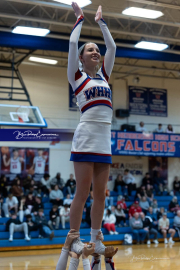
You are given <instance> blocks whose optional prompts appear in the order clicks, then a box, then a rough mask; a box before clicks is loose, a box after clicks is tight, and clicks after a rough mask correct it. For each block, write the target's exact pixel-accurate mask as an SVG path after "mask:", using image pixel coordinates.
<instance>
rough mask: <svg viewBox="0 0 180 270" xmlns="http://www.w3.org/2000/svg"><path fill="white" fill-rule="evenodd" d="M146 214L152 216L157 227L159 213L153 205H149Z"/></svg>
mask: <svg viewBox="0 0 180 270" xmlns="http://www.w3.org/2000/svg"><path fill="white" fill-rule="evenodd" d="M146 216H148V217H150V218H151V219H152V220H153V226H154V227H157V224H158V221H157V214H156V213H154V212H153V208H152V207H149V209H148V211H147V214H146Z"/></svg>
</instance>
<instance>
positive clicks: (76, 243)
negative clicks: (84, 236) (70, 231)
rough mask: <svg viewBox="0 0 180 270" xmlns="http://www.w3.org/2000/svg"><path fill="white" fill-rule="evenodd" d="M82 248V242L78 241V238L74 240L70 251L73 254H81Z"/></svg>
mask: <svg viewBox="0 0 180 270" xmlns="http://www.w3.org/2000/svg"><path fill="white" fill-rule="evenodd" d="M83 248H84V244H83V242H82V241H81V240H80V237H78V238H77V239H75V240H74V241H73V242H72V244H71V251H73V252H75V253H76V254H81V253H82V250H83Z"/></svg>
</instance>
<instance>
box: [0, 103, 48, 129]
mask: <svg viewBox="0 0 180 270" xmlns="http://www.w3.org/2000/svg"><path fill="white" fill-rule="evenodd" d="M1 125H4V126H25V127H47V123H46V121H45V119H44V118H43V117H42V114H41V112H40V110H39V108H38V107H35V106H19V105H7V104H0V126H1Z"/></svg>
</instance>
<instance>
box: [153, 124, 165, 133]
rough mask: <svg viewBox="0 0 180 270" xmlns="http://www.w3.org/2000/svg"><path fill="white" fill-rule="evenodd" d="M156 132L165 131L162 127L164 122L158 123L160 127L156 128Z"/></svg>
mask: <svg viewBox="0 0 180 270" xmlns="http://www.w3.org/2000/svg"><path fill="white" fill-rule="evenodd" d="M154 132H155V133H164V130H163V128H162V124H158V128H156V129H155V131H154Z"/></svg>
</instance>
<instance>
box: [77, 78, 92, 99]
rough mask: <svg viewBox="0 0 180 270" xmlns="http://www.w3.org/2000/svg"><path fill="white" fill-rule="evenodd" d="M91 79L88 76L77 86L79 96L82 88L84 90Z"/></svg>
mask: <svg viewBox="0 0 180 270" xmlns="http://www.w3.org/2000/svg"><path fill="white" fill-rule="evenodd" d="M90 80H91V79H90V78H89V77H88V76H87V78H86V79H85V80H84V81H83V82H82V83H81V84H80V86H79V87H78V88H76V90H75V91H74V93H75V96H77V95H78V94H79V93H80V92H81V90H83V88H84V87H85V86H86V84H87V83H88V82H89V81H90Z"/></svg>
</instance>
